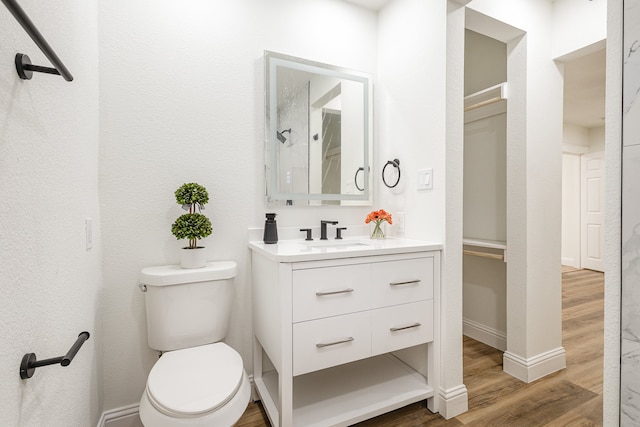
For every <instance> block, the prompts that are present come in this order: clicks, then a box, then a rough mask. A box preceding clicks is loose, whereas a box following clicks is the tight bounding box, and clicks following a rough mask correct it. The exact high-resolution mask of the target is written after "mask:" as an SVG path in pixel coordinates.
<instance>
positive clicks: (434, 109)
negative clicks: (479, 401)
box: [374, 0, 467, 418]
mask: <svg viewBox="0 0 640 427" xmlns="http://www.w3.org/2000/svg"><path fill="white" fill-rule="evenodd" d="M378 23H379V24H378V25H379V32H378V70H377V82H378V84H377V86H376V87H375V88H374V94H375V96H374V98H375V99H376V108H377V109H376V112H377V113H376V119H375V121H376V126H377V127H376V128H375V130H374V131H375V133H376V135H377V136H378V141H379V143H380V144H379V155H378V156H377V157H376V158H374V164H375V165H377V166H378V167H382V166H384V164H385V163H386V162H387V161H388V160H391V159H399V160H400V168H401V171H402V175H401V180H400V183H399V184H398V186H397V187H395V188H393V189H389V188H387V187H385V186H384V185H383V184H382V183H380V179H379V178H376V179H375V181H376V182H378V184H377V190H378V194H379V199H378V200H379V203H377V205H378V206H379V207H381V208H384V209H386V210H389V211H390V212H404V213H405V214H406V217H405V235H406V236H408V237H411V238H418V239H423V240H429V241H436V242H443V241H445V240H446V239H448V238H449V237H448V233H450V232H451V235H452V236H453V235H456V234H458V233H459V234H460V239H461V230H462V229H461V226H462V224H461V215H460V219H459V220H457V221H456V219H455V217H454V215H451V216H448V215H445V208H444V206H445V194H446V191H448V189H447V188H446V187H445V172H446V171H445V169H446V168H448V167H449V165H446V162H445V160H446V159H445V150H446V137H447V135H446V133H447V126H448V125H447V120H448V115H447V113H448V111H449V109H448V108H449V107H448V106H447V102H448V98H447V90H448V89H449V88H448V85H449V84H452V85H453V83H451V80H450V76H448V69H447V65H448V58H447V44H446V43H445V40H448V36H447V3H446V2H444V1H438V2H432V1H430V2H425V1H423V0H395V1H393V2H390V3H389V4H388V5H387V6H386V7H385V8H384V9H383V10H381V11H380V13H379V20H378ZM459 76H462V73H459ZM462 84H463V80H462V79H460V80H458V83H457V84H456V87H457V88H459V93H460V95H462V89H463V88H462ZM461 102H462V96H460V106H461V105H462V104H461ZM445 106H447V109H445V108H444V107H445ZM459 111H460V112H462V108H461V107H460V110H459ZM459 124H460V128H459V131H460V132H461V131H462V121H460V122H459ZM458 165H459V166H460V167H462V158H460V163H458ZM454 167H455V165H454ZM424 168H433V189H432V190H417V188H416V186H417V178H416V174H417V171H418V170H419V169H424ZM379 170H380V169H377V171H379ZM377 171H374V173H375V174H376V175H377V176H379V172H377ZM458 194H459V195H460V198H461V197H462V194H461V193H458ZM445 221H447V222H448V224H451V227H449V225H447V223H445ZM458 227H459V228H458ZM458 230H459V231H458ZM458 241H461V240H458ZM460 256H461V253H460V251H459V248H456V247H455V246H451V247H449V246H448V245H447V244H445V250H444V256H443V270H442V271H443V275H442V294H441V299H442V304H441V310H442V311H441V322H442V323H441V328H440V329H441V333H442V335H441V355H439V356H440V357H441V359H440V362H441V369H442V371H441V378H440V390H439V391H437V397H439V398H440V399H441V401H443V402H446V403H445V404H441V406H440V408H439V410H440V412H441V414H443V416H445V417H447V418H449V417H452V416H456V415H458V414H459V413H460V412H464V411H465V410H466V408H467V394H466V388H465V387H464V384H462V341H461V339H460V338H461V336H462V283H461V281H459V280H458V281H457V280H455V278H453V279H450V278H449V276H448V273H447V272H446V270H447V262H448V260H449V259H452V258H455V257H458V261H457V262H456V261H452V264H453V265H454V267H453V270H452V271H453V274H454V275H456V274H458V273H457V271H456V265H457V266H459V267H460V273H461V268H462V266H461V260H460ZM458 276H459V274H458Z"/></svg>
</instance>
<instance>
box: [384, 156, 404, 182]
mask: <svg viewBox="0 0 640 427" xmlns="http://www.w3.org/2000/svg"><path fill="white" fill-rule="evenodd" d="M389 165H391V166H393V167H394V168H396V169H398V179H397V180H396V182H395V183H394V184H393V185H389V184H388V183H387V180H386V179H385V178H384V171H385V169H387V166H389ZM382 182H384V185H386V186H387V187H389V188H393V187H395V186H396V185H398V183H399V182H400V160H398V159H393V160H389V161H387V163H386V164H385V165H384V167H383V168H382Z"/></svg>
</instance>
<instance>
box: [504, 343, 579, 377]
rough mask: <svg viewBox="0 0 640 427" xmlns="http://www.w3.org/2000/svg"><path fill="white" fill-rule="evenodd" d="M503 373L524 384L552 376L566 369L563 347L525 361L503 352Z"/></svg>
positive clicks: (515, 355) (565, 356)
mask: <svg viewBox="0 0 640 427" xmlns="http://www.w3.org/2000/svg"><path fill="white" fill-rule="evenodd" d="M502 365H503V369H504V371H505V372H506V373H507V374H509V375H512V376H514V377H516V378H518V379H519V380H521V381H524V382H526V383H530V382H533V381H535V380H537V379H539V378H542V377H544V376H547V375H549V374H552V373H554V372H556V371H559V370H561V369H564V368H566V367H567V355H566V352H565V350H564V347H558V348H556V349H553V350H549V351H547V352H544V353H540V354H538V355H536V356H533V357H529V358H527V359H525V358H523V357H520V356H518V355H517V354H513V353H510V352H508V351H507V352H505V353H504V355H503V356H502Z"/></svg>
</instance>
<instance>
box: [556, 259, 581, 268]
mask: <svg viewBox="0 0 640 427" xmlns="http://www.w3.org/2000/svg"><path fill="white" fill-rule="evenodd" d="M560 262H561V263H562V265H566V266H568V267H574V268H580V265H579V264H578V263H577V262H576V259H575V258H568V257H563V258H562V259H561V260H560Z"/></svg>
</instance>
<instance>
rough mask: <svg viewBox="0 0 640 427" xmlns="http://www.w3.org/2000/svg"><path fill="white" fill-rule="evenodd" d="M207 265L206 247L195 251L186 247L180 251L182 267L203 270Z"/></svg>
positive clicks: (199, 247) (200, 247)
mask: <svg viewBox="0 0 640 427" xmlns="http://www.w3.org/2000/svg"><path fill="white" fill-rule="evenodd" d="M205 265H207V249H206V248H205V247H204V246H198V247H197V248H193V249H190V248H188V247H186V248H182V249H181V250H180V267H182V268H202V267H204V266H205Z"/></svg>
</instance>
